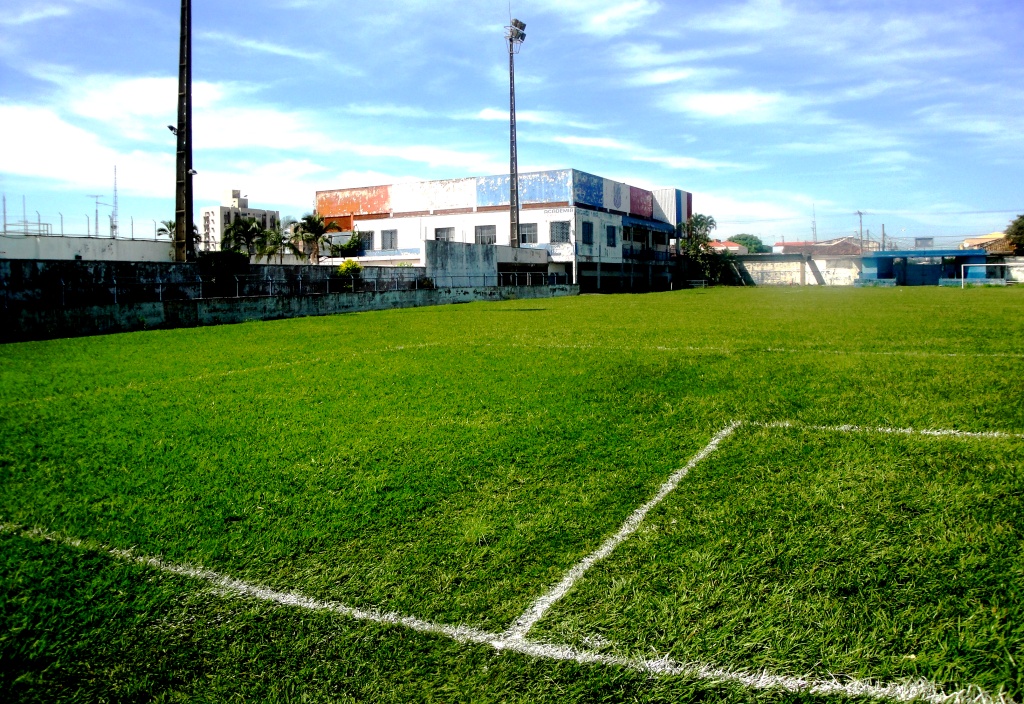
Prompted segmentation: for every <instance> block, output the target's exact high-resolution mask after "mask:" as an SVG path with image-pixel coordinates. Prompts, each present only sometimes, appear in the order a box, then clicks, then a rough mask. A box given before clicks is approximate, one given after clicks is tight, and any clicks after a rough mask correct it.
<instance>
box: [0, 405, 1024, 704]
mask: <svg viewBox="0 0 1024 704" xmlns="http://www.w3.org/2000/svg"><path fill="white" fill-rule="evenodd" d="M739 425H740V424H739V423H735V424H733V425H732V426H730V428H732V429H733V430H734V429H735V428H736V427H738V426H739ZM723 432H724V431H723ZM730 432H731V431H730ZM723 437H725V436H724V435H723ZM0 533H9V534H12V535H17V536H19V537H23V538H27V539H30V540H48V541H52V542H55V543H58V544H61V545H68V546H71V547H75V548H80V549H84V550H95V551H98V552H105V553H107V554H109V555H111V556H113V557H115V558H118V559H121V560H125V561H127V562H134V563H135V564H138V565H142V566H145V567H148V568H150V569H154V570H157V571H159V572H164V573H167V574H173V575H176V576H181V577H187V578H191V579H198V580H202V581H205V582H208V583H209V584H210V585H211V586H213V588H214V589H215V590H216V591H218V592H220V593H221V594H222V595H224V596H235V597H248V598H251V599H254V600H256V601H262V602H266V603H270V604H274V605H276V606H289V607H294V608H299V609H305V610H307V611H325V612H329V613H335V614H338V615H340V616H345V617H348V618H352V619H354V620H357V621H366V622H370V623H376V624H380V625H385V626H400V627H404V628H408V629H410V630H413V631H417V632H420V633H427V634H432V635H438V636H443V637H445V638H449V639H451V640H454V641H456V642H458V643H474V644H478V645H486V646H489V647H491V648H493V649H495V650H498V651H503V650H507V651H509V652H514V653H519V654H521V655H525V656H527V657H532V658H537V659H546V660H560V661H571V662H575V663H578V664H581V665H587V664H595V665H607V666H613V667H622V668H626V669H629V670H632V671H634V672H642V673H646V674H649V675H654V676H672V675H676V676H683V677H691V678H693V679H696V680H701V681H705V682H713V683H731V684H737V685H740V686H742V687H746V688H748V689H755V690H758V689H759V690H766V689H781V690H785V691H789V692H803V693H810V694H822V695H828V694H833V695H835V694H837V695H843V696H848V697H869V698H872V699H882V700H890V701H899V702H911V701H926V702H930V704H1009V703H1010V702H1011V700H1009V699H1007V698H1006V697H1005V696H1003V695H999V696H995V697H993V696H992V695H991V694H989V693H987V692H985V691H984V690H981V689H979V688H977V687H973V686H971V687H968V688H966V689H962V690H958V691H955V692H952V693H947V692H944V691H943V690H942V689H941V688H940V687H939V686H938V685H936V684H935V683H933V682H929V681H928V680H925V679H921V680H918V681H916V682H902V683H901V682H892V683H884V682H875V681H871V680H858V679H846V678H843V679H839V678H832V679H820V680H815V679H811V678H805V677H797V676H787V675H774V674H771V673H769V672H766V671H761V672H744V671H741V670H732V669H729V668H724V667H717V666H715V665H710V664H706V663H693V662H691V663H688V662H677V661H674V660H670V659H668V658H667V657H666V658H659V659H651V658H626V657H617V656H614V655H607V654H604V653H599V652H594V651H590V650H584V649H581V648H574V647H572V646H569V645H559V644H554V643H541V642H537V641H529V640H526V639H525V638H521V637H514V638H510V637H508V636H507V635H506V634H503V633H489V632H487V631H483V630H480V629H477V628H472V627H469V626H450V625H444V624H439V623H433V622H431V621H426V620H423V619H420V618H416V617H414V616H403V615H401V614H397V613H394V612H388V611H378V610H376V609H359V608H355V607H351V606H346V605H345V604H340V603H338V602H332V601H323V600H320V599H314V598H312V597H307V596H305V595H303V594H299V593H297V592H282V591H276V590H274V589H270V588H267V587H263V586H259V585H255V584H249V583H247V582H243V581H241V580H238V579H234V578H231V577H228V576H226V575H222V574H219V573H217V572H214V571H213V570H207V569H203V568H201V567H195V566H191V565H184V564H176V563H172V562H168V561H166V560H161V559H159V558H156V557H145V556H140V555H136V554H134V553H133V552H131V551H130V550H119V549H116V548H111V547H109V546H104V545H100V544H96V543H91V542H88V541H83V540H78V539H76V538H71V537H68V536H63V535H59V534H55V533H48V532H45V531H42V530H38V529H31V528H24V527H22V526H17V525H13V524H7V523H0Z"/></svg>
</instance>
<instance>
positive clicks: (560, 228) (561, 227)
mask: <svg viewBox="0 0 1024 704" xmlns="http://www.w3.org/2000/svg"><path fill="white" fill-rule="evenodd" d="M568 241H569V221H568V220H566V221H564V222H553V223H551V242H552V243H553V244H557V243H559V242H568Z"/></svg>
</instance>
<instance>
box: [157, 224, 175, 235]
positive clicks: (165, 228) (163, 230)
mask: <svg viewBox="0 0 1024 704" xmlns="http://www.w3.org/2000/svg"><path fill="white" fill-rule="evenodd" d="M174 225H175V223H174V221H173V220H161V221H160V225H159V226H158V227H157V228H156V236H157V237H160V236H161V235H167V236H168V237H170V238H171V239H172V240H173V239H174Z"/></svg>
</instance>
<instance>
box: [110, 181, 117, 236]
mask: <svg viewBox="0 0 1024 704" xmlns="http://www.w3.org/2000/svg"><path fill="white" fill-rule="evenodd" d="M113 208H114V210H113V211H112V212H111V213H110V236H111V237H117V164H114V205H113Z"/></svg>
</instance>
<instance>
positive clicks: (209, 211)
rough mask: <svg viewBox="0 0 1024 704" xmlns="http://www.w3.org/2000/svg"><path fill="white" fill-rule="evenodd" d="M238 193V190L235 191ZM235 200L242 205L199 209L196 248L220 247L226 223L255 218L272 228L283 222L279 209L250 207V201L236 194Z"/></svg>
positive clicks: (205, 249)
mask: <svg viewBox="0 0 1024 704" xmlns="http://www.w3.org/2000/svg"><path fill="white" fill-rule="evenodd" d="M235 193H236V194H237V193H238V192H237V191H235ZM235 202H237V203H238V204H239V206H242V207H236V206H234V205H218V206H214V207H210V208H203V209H201V210H200V211H199V222H198V223H196V225H197V227H198V229H199V241H198V242H196V249H197V250H199V251H203V252H213V251H217V250H219V249H220V241H221V237H222V236H223V234H224V227H225V223H232V222H235V221H236V220H244V219H246V218H253V219H254V220H256V222H258V223H260V224H261V225H262V226H263V227H264V228H266V229H270V228H273V227H277V226H278V225H280V224H281V213H280V211H277V210H261V209H259V208H250V207H248V201H247V200H246V199H244V198H238V197H237V196H236V198H235Z"/></svg>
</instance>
